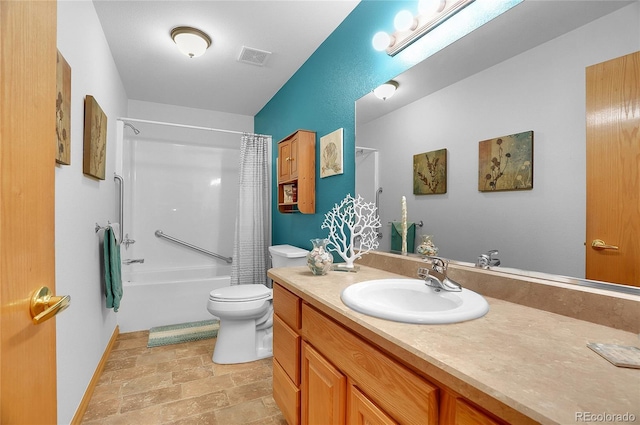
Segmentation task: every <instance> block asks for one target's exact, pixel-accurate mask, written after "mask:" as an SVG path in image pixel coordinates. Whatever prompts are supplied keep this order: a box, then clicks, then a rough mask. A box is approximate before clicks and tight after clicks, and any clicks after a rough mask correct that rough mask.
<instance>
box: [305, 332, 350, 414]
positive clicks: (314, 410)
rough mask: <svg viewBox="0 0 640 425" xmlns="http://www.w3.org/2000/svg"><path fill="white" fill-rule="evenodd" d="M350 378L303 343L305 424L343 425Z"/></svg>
mask: <svg viewBox="0 0 640 425" xmlns="http://www.w3.org/2000/svg"><path fill="white" fill-rule="evenodd" d="M346 389H347V378H346V377H345V376H344V375H343V374H342V373H340V371H339V370H338V369H336V368H335V367H334V366H333V365H332V364H331V363H329V362H328V361H327V360H325V358H324V357H322V355H321V354H320V353H318V352H317V351H316V350H314V349H313V348H312V347H311V346H310V345H309V344H307V343H306V342H303V343H302V387H301V389H300V391H301V392H302V424H303V425H307V424H308V425H317V424H322V425H344V424H345V413H346V403H347V399H346Z"/></svg>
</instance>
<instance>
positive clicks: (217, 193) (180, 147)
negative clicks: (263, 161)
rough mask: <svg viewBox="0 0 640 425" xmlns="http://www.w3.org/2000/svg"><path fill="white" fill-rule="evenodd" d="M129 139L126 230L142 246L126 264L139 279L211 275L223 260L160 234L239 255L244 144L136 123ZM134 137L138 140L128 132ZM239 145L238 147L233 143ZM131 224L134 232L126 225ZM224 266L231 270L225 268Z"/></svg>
mask: <svg viewBox="0 0 640 425" xmlns="http://www.w3.org/2000/svg"><path fill="white" fill-rule="evenodd" d="M136 127H137V128H138V129H139V130H140V134H139V135H135V136H134V135H131V134H126V136H125V139H124V150H123V151H124V169H123V172H124V177H125V181H126V184H127V189H126V192H125V197H126V200H125V215H126V220H125V229H124V231H125V232H126V233H128V234H129V238H131V239H134V240H135V241H136V242H135V244H133V245H131V246H129V248H128V249H124V250H122V257H123V258H124V259H126V258H132V259H134V258H135V259H138V258H144V260H145V262H144V263H143V264H132V265H131V266H124V267H125V272H124V273H123V275H124V277H125V280H126V271H127V270H126V268H128V269H129V270H137V271H143V270H148V271H157V270H165V269H175V268H180V269H190V268H199V267H210V266H212V265H216V264H217V262H218V261H219V260H216V259H213V258H211V257H209V256H207V255H204V254H201V253H198V252H196V251H193V250H190V249H188V248H185V247H183V246H180V245H177V244H175V243H173V242H171V241H168V240H166V239H159V238H157V237H156V236H155V231H156V230H162V232H164V233H166V234H167V235H170V236H173V237H175V238H178V239H181V240H183V241H186V242H189V243H191V244H193V245H196V246H199V247H201V248H204V249H206V250H209V251H212V252H215V253H218V254H220V255H223V256H225V257H229V256H231V251H232V250H233V229H234V224H235V207H236V203H237V198H238V164H239V146H240V144H239V141H238V140H237V139H238V136H231V137H230V136H228V135H223V134H222V135H221V134H216V133H211V132H208V133H206V134H204V135H203V134H198V132H200V133H202V131H201V130H189V129H174V128H166V127H161V126H158V125H154V124H142V123H136ZM127 133H131V132H127ZM231 138H233V140H230V139H231ZM127 223H128V224H127ZM220 264H221V265H224V264H225V263H224V262H220Z"/></svg>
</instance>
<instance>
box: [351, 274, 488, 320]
mask: <svg viewBox="0 0 640 425" xmlns="http://www.w3.org/2000/svg"><path fill="white" fill-rule="evenodd" d="M340 298H342V302H343V303H345V304H346V305H347V306H348V307H350V308H351V309H353V310H355V311H358V312H360V313H364V314H367V315H369V316H374V317H379V318H381V319H387V320H393V321H396V322H404V323H423V324H443V323H458V322H463V321H465V320H472V319H477V318H479V317H482V316H484V315H485V314H487V312H488V311H489V304H488V303H487V301H486V300H485V299H484V298H483V297H482V296H481V295H479V294H477V293H475V292H473V291H470V290H468V289H465V288H462V292H448V291H444V290H441V291H439V292H437V291H436V290H435V289H433V288H430V287H428V286H427V285H426V284H425V283H424V280H421V279H378V280H367V281H365V282H360V283H356V284H354V285H351V286H349V287H348V288H345V289H344V290H343V291H342V294H341V295H340Z"/></svg>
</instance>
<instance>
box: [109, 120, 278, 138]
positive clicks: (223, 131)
mask: <svg viewBox="0 0 640 425" xmlns="http://www.w3.org/2000/svg"><path fill="white" fill-rule="evenodd" d="M117 120H118V121H123V122H140V123H145V124H158V125H166V126H169V127H182V128H191V129H194V130H206V131H219V132H221V133H231V134H251V135H253V136H262V137H271V136H269V135H268V134H258V133H252V132H250V131H235V130H223V129H221V128H213V127H200V126H197V125H187V124H176V123H172V122H163V121H150V120H141V119H138V118H126V117H120V118H117Z"/></svg>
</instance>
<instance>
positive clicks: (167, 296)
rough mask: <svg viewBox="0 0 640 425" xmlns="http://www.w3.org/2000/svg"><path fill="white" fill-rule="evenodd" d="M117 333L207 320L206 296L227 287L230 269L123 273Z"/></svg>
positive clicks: (174, 269)
mask: <svg viewBox="0 0 640 425" xmlns="http://www.w3.org/2000/svg"><path fill="white" fill-rule="evenodd" d="M122 273H123V276H122V290H123V295H122V300H121V302H120V309H119V310H118V313H117V314H118V325H119V326H120V332H121V333H125V332H134V331H140V330H148V329H150V328H152V327H154V326H164V325H174V324H178V323H185V322H193V321H198V320H209V319H213V318H214V317H213V316H212V315H211V314H210V313H209V311H208V310H207V301H208V299H209V292H211V291H212V290H214V289H217V288H221V287H224V286H229V285H230V274H231V266H211V267H191V268H172V269H165V270H157V269H156V270H144V269H143V268H136V269H134V270H133V271H132V270H131V269H129V270H128V266H123V270H122Z"/></svg>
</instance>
